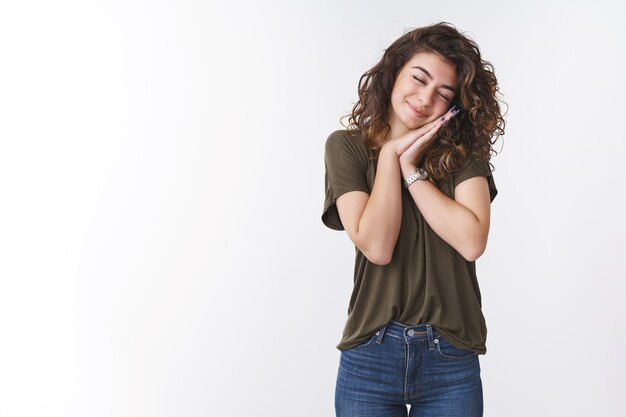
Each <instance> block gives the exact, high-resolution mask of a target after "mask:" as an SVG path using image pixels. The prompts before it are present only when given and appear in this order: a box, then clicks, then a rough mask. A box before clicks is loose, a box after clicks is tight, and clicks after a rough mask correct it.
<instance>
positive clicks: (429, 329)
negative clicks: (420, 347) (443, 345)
mask: <svg viewBox="0 0 626 417" xmlns="http://www.w3.org/2000/svg"><path fill="white" fill-rule="evenodd" d="M426 332H427V333H428V348H429V349H430V350H434V349H435V342H434V341H433V340H434V338H433V327H432V326H431V325H430V324H427V325H426Z"/></svg>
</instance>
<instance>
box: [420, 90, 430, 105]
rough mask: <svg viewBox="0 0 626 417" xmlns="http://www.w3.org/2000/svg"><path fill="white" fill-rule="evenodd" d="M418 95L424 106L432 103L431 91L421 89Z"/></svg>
mask: <svg viewBox="0 0 626 417" xmlns="http://www.w3.org/2000/svg"><path fill="white" fill-rule="evenodd" d="M418 97H419V101H420V102H421V103H422V105H423V106H424V107H430V106H431V105H432V101H433V93H432V92H431V91H428V90H422V91H421V92H420V94H419V96H418Z"/></svg>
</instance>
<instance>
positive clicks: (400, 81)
mask: <svg viewBox="0 0 626 417" xmlns="http://www.w3.org/2000/svg"><path fill="white" fill-rule="evenodd" d="M456 81H457V80H456V73H455V71H454V67H453V66H452V65H451V64H449V63H448V62H446V61H444V60H443V59H442V58H441V57H440V56H439V55H437V54H434V53H431V52H419V53H417V54H415V55H414V56H413V57H412V58H411V59H410V60H409V61H408V62H407V63H406V64H405V65H404V67H402V69H401V70H400V72H399V73H398V76H397V77H396V81H395V83H394V85H393V89H392V91H391V103H390V105H389V119H388V120H389V125H390V126H391V131H390V132H389V137H390V138H393V137H397V136H400V135H402V134H404V133H406V132H407V131H409V130H412V129H417V128H420V127H422V126H423V125H425V124H427V123H429V122H431V121H432V120H435V119H436V118H438V117H439V116H441V115H443V114H444V113H445V112H446V111H447V110H448V108H450V107H451V106H452V102H453V101H454V98H455V96H456V95H455V92H456Z"/></svg>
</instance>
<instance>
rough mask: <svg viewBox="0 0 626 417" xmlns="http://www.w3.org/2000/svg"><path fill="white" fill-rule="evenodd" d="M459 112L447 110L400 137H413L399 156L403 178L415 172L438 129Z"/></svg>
mask: <svg viewBox="0 0 626 417" xmlns="http://www.w3.org/2000/svg"><path fill="white" fill-rule="evenodd" d="M459 111H460V110H456V111H453V110H448V112H447V113H445V114H444V115H443V116H441V117H440V118H438V119H436V120H434V121H432V122H430V123H428V124H426V125H424V126H422V127H421V128H419V129H416V130H412V131H410V132H408V133H407V134H405V135H403V136H401V137H400V138H403V137H404V136H407V135H410V134H411V133H413V135H414V140H413V142H411V143H410V144H409V146H408V147H406V148H404V150H403V151H402V153H401V154H400V155H399V161H400V168H401V169H402V173H403V176H404V175H405V174H407V172H408V174H411V173H412V172H413V171H415V168H416V167H417V166H418V165H419V163H420V161H421V160H422V157H423V156H424V154H425V153H426V150H427V149H428V147H429V146H430V145H431V144H432V143H433V142H434V139H435V137H436V136H437V133H438V132H439V129H441V127H442V126H443V125H445V124H446V123H447V122H448V120H450V119H452V118H453V117H454V116H456V115H457V113H458V112H459ZM400 138H398V139H400ZM404 143H405V142H403V144H404Z"/></svg>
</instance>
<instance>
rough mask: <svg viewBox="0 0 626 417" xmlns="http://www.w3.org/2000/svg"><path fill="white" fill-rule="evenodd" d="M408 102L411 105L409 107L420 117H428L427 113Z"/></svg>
mask: <svg viewBox="0 0 626 417" xmlns="http://www.w3.org/2000/svg"><path fill="white" fill-rule="evenodd" d="M406 104H408V105H409V108H410V109H411V111H413V113H414V114H416V115H417V116H419V117H426V114H425V113H422V112H421V111H419V110H417V109H416V108H415V107H413V106H411V103H409V102H408V101H407V103H406Z"/></svg>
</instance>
